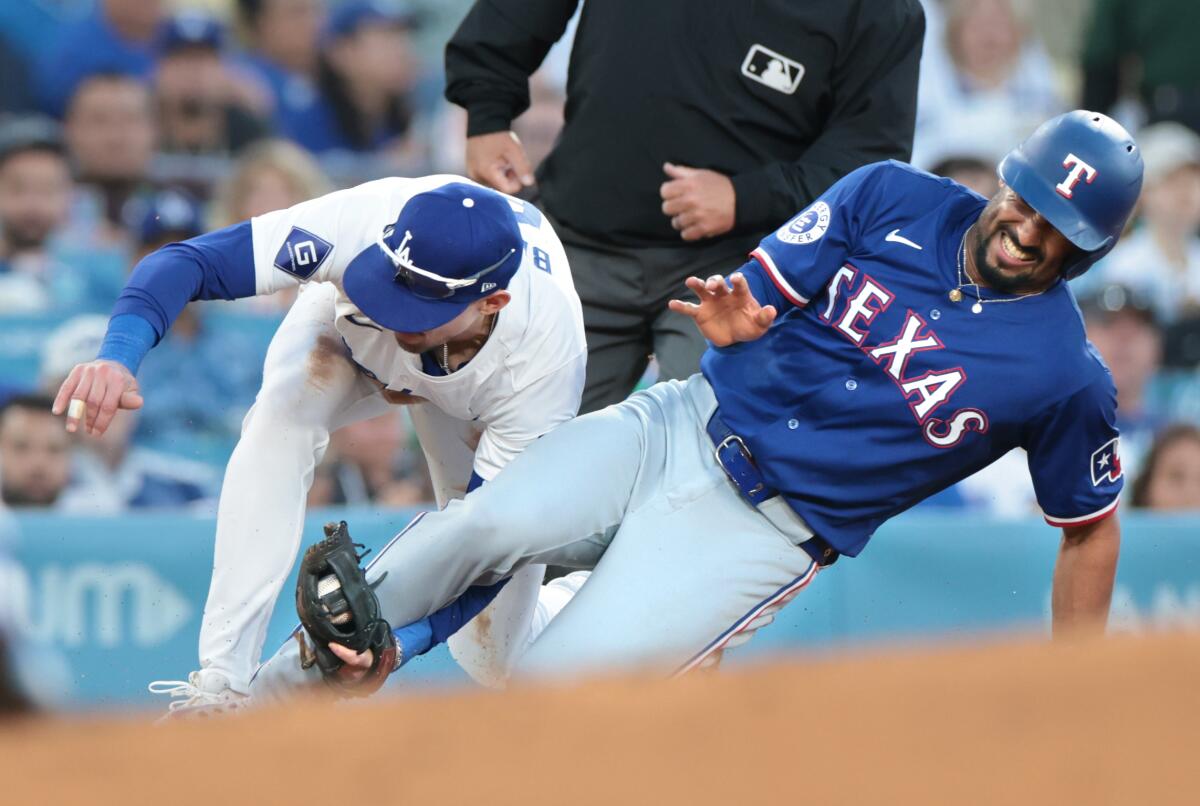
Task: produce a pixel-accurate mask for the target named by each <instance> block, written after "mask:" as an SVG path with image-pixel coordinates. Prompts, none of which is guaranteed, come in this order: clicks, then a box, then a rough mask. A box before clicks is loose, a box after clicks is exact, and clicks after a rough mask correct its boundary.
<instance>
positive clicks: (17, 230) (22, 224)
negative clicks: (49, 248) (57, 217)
mask: <svg viewBox="0 0 1200 806" xmlns="http://www.w3.org/2000/svg"><path fill="white" fill-rule="evenodd" d="M53 231H54V225H53V224H52V223H48V222H43V221H38V220H33V221H21V220H12V221H6V222H4V237H3V240H4V243H5V244H6V245H7V246H8V250H9V251H10V252H14V253H19V252H38V251H40V250H41V249H42V248H43V247H44V246H45V245H46V241H47V240H48V239H49V238H50V234H51V233H52V232H53Z"/></svg>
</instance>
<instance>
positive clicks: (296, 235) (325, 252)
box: [275, 227, 333, 280]
mask: <svg viewBox="0 0 1200 806" xmlns="http://www.w3.org/2000/svg"><path fill="white" fill-rule="evenodd" d="M332 251H333V244H331V243H330V242H329V241H327V240H325V239H324V238H322V237H321V236H319V235H314V234H312V233H311V232H309V231H308V230H306V229H300V227H292V231H291V232H289V233H288V236H287V238H285V239H284V241H283V246H281V247H279V252H277V253H276V255H275V268H277V269H282V270H283V271H286V272H287V273H288V274H291V275H293V276H295V277H299V278H300V279H301V280H307V279H308V278H309V277H312V276H313V273H314V272H316V270H317V269H319V268H320V267H321V264H322V263H324V262H325V258H327V257H329V253H330V252H332Z"/></svg>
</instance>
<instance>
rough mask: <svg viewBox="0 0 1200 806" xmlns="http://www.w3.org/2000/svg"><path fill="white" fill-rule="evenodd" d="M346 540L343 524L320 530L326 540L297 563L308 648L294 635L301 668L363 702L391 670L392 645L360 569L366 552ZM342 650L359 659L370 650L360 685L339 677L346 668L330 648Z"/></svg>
mask: <svg viewBox="0 0 1200 806" xmlns="http://www.w3.org/2000/svg"><path fill="white" fill-rule="evenodd" d="M360 548H362V545H361V544H356V543H354V542H353V541H352V540H351V539H350V532H349V530H348V528H347V526H346V522H345V521H342V522H341V523H337V524H334V523H327V524H325V539H324V540H322V541H321V542H320V543H316V544H314V545H312V546H309V548H308V550H307V551H305V552H304V558H303V559H302V560H301V561H300V576H299V578H298V579H297V581H296V610H297V612H298V613H299V614H300V623H301V624H302V625H303V626H304V630H305V632H307V633H308V636H309V638H311V639H312V644H313V645H312V646H311V647H310V646H308V644H307V643H306V642H305V640H304V636H303V635H298V636H297V637H298V639H299V641H300V647H301V655H300V660H301V665H302V666H303V667H304V668H305V669H308V668H310V667H311V666H312V665H313V664H314V663H315V664H316V665H317V666H318V667H319V668H320V670H321V674H322V676H323V677H324V679H325V682H326V683H328V684H329V685H330V686H332V687H333V688H334V689H337V690H338V691H339V692H341V693H343V694H349V695H354V696H366V695H367V694H371V693H373V692H375V691H378V690H379V688H380V687H381V686H382V685H383V683H384V681H385V680H387V676H388V675H389V674H391V672H392V671H393V669H395V667H396V660H397V647H396V639H395V637H394V636H393V635H392V628H391V626H390V625H389V624H388V623H387V622H386V621H384V619H383V618H382V617H381V615H380V612H379V611H380V608H379V599H378V597H376V595H375V590H374V587H375V585H378V584H379V583H380V582H382V581H383V577H380V578H379V579H377V580H376V581H375V583H374V585H372V584H371V583H368V582H367V576H366V572H365V571H363V569H362V568H361V567H360V566H359V563H360V562H361V561H362V558H363V557H365V556H366V554H367V552H366V551H364V552H362V553H361V554H360V553H358V551H357V550H356V549H360ZM330 643H337V644H341V645H342V646H345V647H348V648H350V649H352V650H354V651H355V652H358V653H359V654H362V653H363V652H365V651H367V650H370V651H371V654H372V657H373V662H372V664H371V667H370V669H369V670H368V671H367V672H366V674H365V675H364V676H362V677H361V679H354V677H352V676H350V675H345V674H341V673H340V672H341V670H342V668H343V666H344V665H345V664H344V663H343V662H342V660H341V659H340V658H338V657H337V655H335V654H334V653H333V651H332V650H331V649H330V648H329V644H330Z"/></svg>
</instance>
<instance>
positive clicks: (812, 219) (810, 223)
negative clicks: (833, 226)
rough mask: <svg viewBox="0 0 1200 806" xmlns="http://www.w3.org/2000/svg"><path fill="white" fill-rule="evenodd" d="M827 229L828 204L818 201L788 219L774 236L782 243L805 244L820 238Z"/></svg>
mask: <svg viewBox="0 0 1200 806" xmlns="http://www.w3.org/2000/svg"><path fill="white" fill-rule="evenodd" d="M827 229H829V205H828V204H826V203H825V202H823V201H819V202H815V203H813V205H812V206H811V207H809V208H808V209H807V210H805V211H804V212H803V213H801V214H800V215H798V216H796V217H795V218H793V219H792V220H791V221H789V222H788V224H787V226H785V227H782V228H780V229H779V230H777V231H776V232H775V237H777V238H779V240H781V241H783V242H784V243H794V244H806V243H812V242H813V241H815V240H817V239H818V238H820V237H821V236H822V235H824V234H825V230H827Z"/></svg>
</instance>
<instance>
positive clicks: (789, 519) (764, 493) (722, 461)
mask: <svg viewBox="0 0 1200 806" xmlns="http://www.w3.org/2000/svg"><path fill="white" fill-rule="evenodd" d="M705 430H707V431H708V436H709V439H711V440H712V442H713V447H714V448H715V450H714V454H715V456H716V458H717V464H719V465H720V466H721V469H722V470H724V471H725V475H726V476H727V477H728V478H729V480H730V481H731V482H733V486H734V487H736V488H737V491H738V492H739V493H740V494H741V496H742V498H744V499H745V500H746V501H747V502H748V503H749V504H750V505H751V506H753V507H754V508H756V509H757V510H758V511H759V512H761V513H762V514H763V515H764V516H766V517H767V519H768V520H770V521H771V522H772V523H773V524H775V525H776V526H777V527H779V529H780V531H782V532H784V533H785V534H787V535H788V536H789V537H791V538H792V539H794V540H795V541H796V544H797V545H798V546H800V548H802V549H804V551H805V552H806V553H807V554H808V556H809V557H812V559H813V562H815V563H817V565H821V566H825V565H833V563H834V562H836V561H837V558H838V551H837V549H835V548H834V547H833V546H831V545H829V543H827V542H826V541H825V539H824V538H822V537H821V536H820V535H817V534H813V531H812V528H811V527H809V526H808V524H807V523H805V522H804V520H803V519H802V518H801V517H800V516H799V515H798V514H797V513H796V512H795V510H793V509H792V508H791V505H790V504H788V503H787V502H786V501H785V500H784V499H783V496H781V495H780V493H779V490H776V489H775V488H774V487H772V486H771V485H770V484H768V483H767V480H766V478H764V477H763V474H762V471H761V470H759V468H758V464H757V463H756V462H755V461H754V455H753V454H751V453H750V449H749V448H748V447H746V443H745V442H744V441H743V440H742V438H741V437H739V436H738V435H737V434H735V433H734V432H733V429H731V428H730V427H729V426H727V425H726V424H725V421H724V420H722V419H721V412H720V410H716V411H713V414H712V417H710V418H709V420H708V425H707V426H706V427H705Z"/></svg>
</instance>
